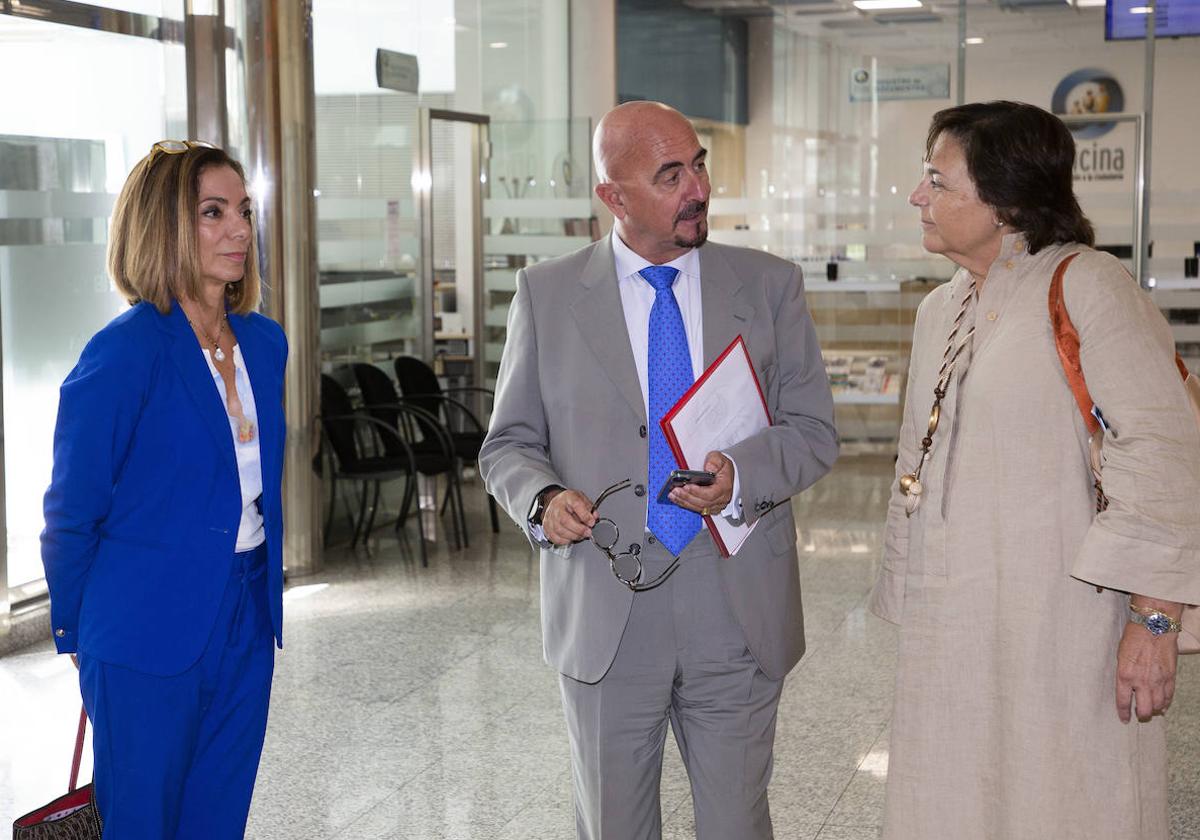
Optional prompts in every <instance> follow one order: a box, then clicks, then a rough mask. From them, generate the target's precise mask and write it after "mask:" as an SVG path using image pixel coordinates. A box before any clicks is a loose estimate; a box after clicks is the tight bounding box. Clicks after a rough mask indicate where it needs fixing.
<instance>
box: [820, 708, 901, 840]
mask: <svg viewBox="0 0 1200 840" xmlns="http://www.w3.org/2000/svg"><path fill="white" fill-rule="evenodd" d="M889 720H890V719H889ZM885 731H887V724H886V723H885V724H884V725H883V726H882V727H881V728H880V730H879V732H878V733H877V734H876V735H875V739H874V740H873V741H871V745H870V746H869V747H868V748H867V752H866V754H865V755H863V757H862V758H861V759H860V760H859V761H858V763H857V764H855V765H854V771H853V772H852V773H851V774H850V778H849V779H848V780H847V781H846V784H845V786H844V787H843V788H842V790H841V793H839V794H838V795H837V799H835V800H834V801H833V806H832V807H831V808H830V809H829V813H828V814H826V815H825V819H823V820H822V821H821V831H824V830H825V827H826V826H831V827H833V828H860V827H861V828H872V827H875V828H877V827H878V826H879V825H881V823H870V824H865V825H855V824H849V823H842V822H830V821H829V818H830V817H832V816H833V814H834V812H835V811H837V807H838V804H839V803H840V802H841V801H842V797H844V796H845V795H846V791H848V790H849V789H850V786H851V785H852V784H854V779H855V778H856V777H857V776H858V774H859V773H860V772H862V766H863V762H865V761H866V760H867V756H868V755H870V754H871V752H872V750H874V749H875V745H876V744H878V743H879V739H880V738H882V737H883V733H884V732H885ZM818 836H820V832H818Z"/></svg>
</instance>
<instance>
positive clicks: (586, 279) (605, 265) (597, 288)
mask: <svg viewBox="0 0 1200 840" xmlns="http://www.w3.org/2000/svg"><path fill="white" fill-rule="evenodd" d="M579 279H580V283H581V285H582V286H583V287H584V288H583V294H581V295H580V296H579V298H577V299H576V301H575V302H574V303H573V304H571V314H572V316H574V318H575V324H576V326H577V327H578V328H579V334H580V335H581V336H582V337H583V340H584V342H586V343H587V345H588V347H589V348H591V351H592V352H593V353H594V354H595V355H596V359H597V360H598V361H599V363H600V370H601V371H603V372H604V375H606V376H608V378H609V379H611V380H612V383H613V384H614V385H616V386H617V390H618V391H620V393H621V396H623V397H624V398H625V400H626V402H628V403H629V407H630V408H632V409H633V410H634V412H635V413H636V414H637V416H638V417H640V418H642V422H643V423H645V422H646V404H645V400H644V399H643V397H642V385H641V382H639V381H638V375H637V366H636V364H635V363H634V360H633V349H632V348H631V347H630V345H629V329H628V327H627V326H626V324H625V309H624V307H622V305H621V293H620V290H619V289H618V288H617V269H616V263H615V262H614V261H613V252H612V243H611V242H610V241H609V239H608V238H607V237H606V238H604V239H602V240H600V242H599V243H598V244H597V245H596V248H595V249H594V250H593V251H592V256H591V258H590V259H589V260H588V263H587V265H586V266H585V267H584V270H583V276H582V277H580V278H579ZM597 375H598V372H597Z"/></svg>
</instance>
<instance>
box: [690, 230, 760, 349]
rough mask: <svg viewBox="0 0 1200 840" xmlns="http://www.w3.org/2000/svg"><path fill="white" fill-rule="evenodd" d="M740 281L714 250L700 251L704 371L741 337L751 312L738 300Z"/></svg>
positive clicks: (713, 247) (710, 246)
mask: <svg viewBox="0 0 1200 840" xmlns="http://www.w3.org/2000/svg"><path fill="white" fill-rule="evenodd" d="M741 289H742V281H741V279H740V278H739V277H738V276H737V275H736V274H735V273H734V271H733V268H732V267H731V266H730V265H729V263H728V262H726V261H725V257H724V255H723V254H722V253H721V251H720V249H719V248H718V247H715V246H713V245H711V244H709V245H703V246H701V248H700V306H701V318H702V320H703V323H704V367H705V368H706V369H707V367H708V366H709V365H711V364H712V363H713V362H715V361H716V359H717V356H719V355H721V353H722V352H723V351H724V350H725V348H726V347H728V346H729V344H730V342H732V341H733V340H734V339H735V338H737V337H738V336H739V335H741V336H742V337H743V338H747V336H746V335H745V330H746V325H747V324H749V322H750V319H751V317H752V316H753V315H754V308H753V307H751V306H750V305H749V304H746V303H744V302H743V301H742V300H741Z"/></svg>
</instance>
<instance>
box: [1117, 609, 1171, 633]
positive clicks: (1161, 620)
mask: <svg viewBox="0 0 1200 840" xmlns="http://www.w3.org/2000/svg"><path fill="white" fill-rule="evenodd" d="M1143 610H1144V612H1143ZM1129 620H1130V621H1132V622H1133V623H1134V624H1141V625H1142V626H1143V627H1145V628H1146V629H1147V630H1149V631H1150V633H1151V634H1152V635H1155V636H1161V635H1162V634H1163V633H1178V632H1180V631H1181V630H1183V625H1182V624H1180V623H1179V622H1178V621H1176V620H1175V619H1173V618H1171V616H1169V615H1167V614H1166V613H1161V612H1159V611H1158V610H1155V609H1151V608H1149V607H1140V608H1139V607H1135V606H1133V604H1130V605H1129Z"/></svg>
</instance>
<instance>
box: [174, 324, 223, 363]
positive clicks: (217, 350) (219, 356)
mask: <svg viewBox="0 0 1200 840" xmlns="http://www.w3.org/2000/svg"><path fill="white" fill-rule="evenodd" d="M184 317H185V318H186V317H187V316H186V315H185V316H184ZM225 320H226V318H225V313H224V312H222V313H221V320H220V322H219V323H218V324H217V337H216V338H213V337H212V336H211V335H209V334H208V330H206V329H204V327H198V326H196V323H195V322H194V321H193V320H192V319H191V318H188V319H187V322H188V323H189V324H191V325H192V329H193V330H195V331H196V332H198V333H200V334H201V335H202V336H204V337H205V338H206V339H207V340H208V343H209V344H211V345H212V346H213V358H214V359H216V360H217V361H218V362H223V361H225V351H224V350H222V349H221V334H222V333H223V332H225Z"/></svg>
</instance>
